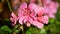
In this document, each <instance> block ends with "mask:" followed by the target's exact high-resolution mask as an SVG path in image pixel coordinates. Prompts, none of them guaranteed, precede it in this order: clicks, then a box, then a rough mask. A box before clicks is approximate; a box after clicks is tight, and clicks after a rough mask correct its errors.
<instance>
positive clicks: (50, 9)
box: [44, 0, 58, 18]
mask: <svg viewBox="0 0 60 34" xmlns="http://www.w3.org/2000/svg"><path fill="white" fill-rule="evenodd" d="M44 7H45V8H46V10H47V11H46V13H47V14H48V16H49V17H50V18H55V14H56V12H57V9H58V3H57V2H53V1H51V0H45V2H44Z"/></svg>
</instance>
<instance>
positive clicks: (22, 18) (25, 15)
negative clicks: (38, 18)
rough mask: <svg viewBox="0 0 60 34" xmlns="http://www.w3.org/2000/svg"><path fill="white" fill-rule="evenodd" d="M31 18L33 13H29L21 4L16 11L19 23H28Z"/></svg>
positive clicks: (26, 7)
mask: <svg viewBox="0 0 60 34" xmlns="http://www.w3.org/2000/svg"><path fill="white" fill-rule="evenodd" d="M23 6H24V7H23ZM33 17H35V13H34V11H30V8H29V6H27V4H26V3H22V4H21V5H20V8H19V9H18V18H19V23H20V24H23V23H26V22H30V18H31V19H32V18H33Z"/></svg>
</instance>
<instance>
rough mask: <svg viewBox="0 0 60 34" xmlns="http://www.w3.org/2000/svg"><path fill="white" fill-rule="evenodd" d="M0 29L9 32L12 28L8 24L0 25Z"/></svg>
mask: <svg viewBox="0 0 60 34" xmlns="http://www.w3.org/2000/svg"><path fill="white" fill-rule="evenodd" d="M1 30H2V31H7V32H10V33H11V32H12V30H11V29H10V28H9V27H8V26H2V27H1Z"/></svg>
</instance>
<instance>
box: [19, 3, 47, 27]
mask: <svg viewBox="0 0 60 34" xmlns="http://www.w3.org/2000/svg"><path fill="white" fill-rule="evenodd" d="M37 14H38V16H37ZM43 14H45V10H44V8H43V7H39V6H38V5H36V4H34V3H30V4H29V5H28V6H27V4H26V3H22V4H21V5H20V8H19V9H18V19H19V23H20V24H26V25H27V26H30V25H31V24H32V25H34V26H37V27H38V28H43V25H44V24H48V16H44V15H43ZM28 24H29V25H28Z"/></svg>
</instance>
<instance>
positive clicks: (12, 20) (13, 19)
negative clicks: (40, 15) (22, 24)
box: [10, 12, 18, 26]
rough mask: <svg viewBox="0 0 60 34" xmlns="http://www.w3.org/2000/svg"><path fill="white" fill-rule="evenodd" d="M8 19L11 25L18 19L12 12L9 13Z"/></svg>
mask: <svg viewBox="0 0 60 34" xmlns="http://www.w3.org/2000/svg"><path fill="white" fill-rule="evenodd" d="M10 20H11V22H12V25H13V26H14V25H15V24H16V22H17V20H18V18H17V16H16V15H15V14H14V12H12V13H11V17H10Z"/></svg>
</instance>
